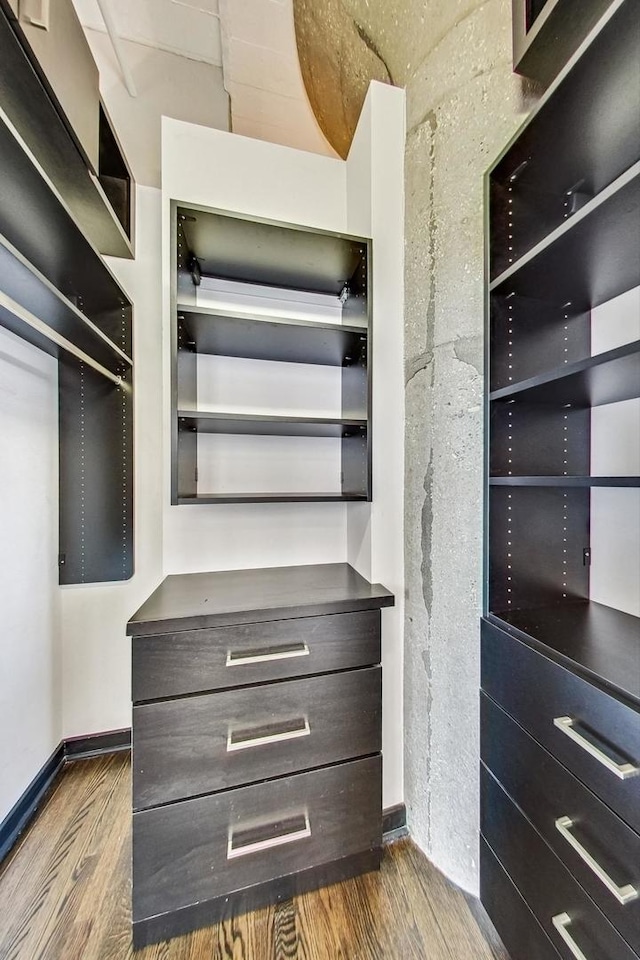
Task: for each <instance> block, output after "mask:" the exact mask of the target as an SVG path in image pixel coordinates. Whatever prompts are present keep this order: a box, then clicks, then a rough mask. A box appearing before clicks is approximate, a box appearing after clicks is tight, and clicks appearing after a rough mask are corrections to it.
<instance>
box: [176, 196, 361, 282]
mask: <svg viewBox="0 0 640 960" xmlns="http://www.w3.org/2000/svg"><path fill="white" fill-rule="evenodd" d="M177 216H178V221H179V223H180V224H181V226H182V230H183V233H184V237H185V241H186V244H187V246H188V248H189V250H190V251H192V252H193V253H194V254H195V255H196V256H197V258H198V262H199V264H200V269H201V271H202V274H203V275H204V276H210V277H218V278H223V279H227V280H239V281H241V282H245V283H254V284H256V283H257V284H264V285H267V286H274V287H279V288H287V289H290V290H303V291H305V292H308V293H327V294H332V295H333V296H335V297H338V296H340V294H341V293H342V291H343V289H344V287H345V285H350V284H351V281H352V279H353V278H354V276H355V275H356V273H357V272H358V270H359V268H360V265H361V263H362V259H363V256H364V254H365V253H366V251H367V249H368V245H369V243H370V241H368V240H365V239H361V238H359V237H353V236H348V235H347V234H337V233H330V232H328V231H322V230H315V229H312V228H306V227H301V226H298V225H296V226H293V225H288V224H283V223H273V222H271V221H268V220H260V219H258V218H253V219H251V220H247V219H245V218H243V217H239V216H233V214H229V213H225V214H216V213H215V212H212V211H211V210H206V209H205V210H202V211H200V210H198V208H196V207H193V206H190V207H188V208H182V207H178V210H177Z"/></svg>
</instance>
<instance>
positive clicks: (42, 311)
mask: <svg viewBox="0 0 640 960" xmlns="http://www.w3.org/2000/svg"><path fill="white" fill-rule="evenodd" d="M0 275H1V276H2V291H0V296H1V297H2V300H0V323H1V324H2V325H3V326H4V327H6V328H7V329H8V330H11V331H12V333H15V334H16V335H17V336H20V337H22V338H23V339H24V340H28V341H29V343H32V344H33V345H34V346H36V347H38V348H39V349H41V350H44V351H45V352H46V353H49V354H51V355H52V356H55V357H61V356H63V355H64V354H65V353H69V352H72V351H70V350H68V349H66V348H65V346H64V343H65V342H66V343H68V344H69V345H70V346H71V348H75V350H77V351H82V353H84V354H86V355H87V357H88V358H89V359H90V360H93V361H95V362H96V363H98V364H100V365H101V366H103V367H105V368H106V369H107V370H109V371H110V372H111V373H112V374H114V375H116V376H118V375H120V374H121V373H123V372H124V371H126V370H127V369H128V368H130V367H131V366H132V361H131V358H130V357H129V356H128V355H127V354H125V353H124V351H122V350H121V349H120V347H119V346H117V344H115V343H113V341H111V340H110V339H109V338H108V337H107V336H106V334H104V333H103V332H102V331H101V330H99V329H98V328H97V327H96V326H95V325H94V324H93V323H92V322H91V321H90V320H89V319H88V318H87V317H86V316H85V315H84V314H83V313H81V312H80V311H79V310H78V308H77V307H76V306H75V305H74V304H72V303H70V302H69V301H68V300H67V299H66V298H65V297H64V296H63V295H62V294H61V293H59V292H58V290H56V288H55V287H54V286H53V285H52V284H51V283H50V282H49V281H48V280H47V279H46V278H45V277H43V276H42V275H41V274H40V273H38V271H37V270H35V269H34V268H33V267H32V266H30V264H28V263H27V261H26V260H25V258H24V257H23V256H22V255H21V254H20V253H19V252H18V251H17V250H16V249H15V248H14V247H12V246H11V244H9V243H8V242H7V241H5V240H4V238H3V237H2V236H0ZM7 298H8V299H9V300H11V301H13V302H14V303H15V305H16V307H15V310H14V309H12V308H11V305H10V304H9V302H8V299H7ZM25 311H26V313H25ZM28 315H31V321H32V322H30V319H29V316H28ZM75 355H76V357H77V353H76V354H75Z"/></svg>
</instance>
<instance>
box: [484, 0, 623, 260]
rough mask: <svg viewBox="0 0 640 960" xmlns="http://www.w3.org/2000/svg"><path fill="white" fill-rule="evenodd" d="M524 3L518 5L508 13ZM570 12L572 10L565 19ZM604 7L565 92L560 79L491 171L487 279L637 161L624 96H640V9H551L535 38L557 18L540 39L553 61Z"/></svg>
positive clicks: (597, 1)
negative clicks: (557, 49) (567, 35)
mask: <svg viewBox="0 0 640 960" xmlns="http://www.w3.org/2000/svg"><path fill="white" fill-rule="evenodd" d="M527 2H528V0H514V5H515V4H517V5H518V6H522V5H523V4H525V3H527ZM571 6H573V8H574V9H573V10H568V11H567V12H566V14H565V13H563V8H568V7H571ZM607 7H608V10H607V12H606V15H605V18H604V21H605V22H604V23H603V22H602V21H600V22H599V23H598V26H597V28H596V29H594V30H593V31H592V33H591V34H590V35H589V36H587V38H586V40H585V41H584V44H583V49H582V50H581V51H579V54H580V55H578V56H577V58H576V59H575V62H573V63H572V64H571V65H570V67H569V68H568V73H567V76H570V80H569V82H565V79H564V75H563V76H561V77H559V78H558V81H557V82H556V83H555V84H554V85H553V87H552V88H550V90H549V92H548V95H547V96H545V97H544V98H543V99H542V100H541V101H540V103H539V105H538V106H537V107H536V109H535V110H534V111H533V112H532V113H531V115H530V117H529V118H528V119H527V121H526V123H525V125H524V126H523V127H522V128H521V130H520V131H519V132H518V134H517V136H516V137H515V138H514V140H513V141H512V143H511V144H510V146H509V148H508V150H507V151H506V152H505V154H504V155H503V157H502V158H501V159H500V160H499V162H498V163H497V164H496V166H495V168H494V170H493V171H492V177H491V183H490V185H489V188H490V191H491V197H490V200H491V210H492V230H493V231H494V235H495V237H496V239H497V240H499V242H498V243H496V244H494V245H493V246H492V248H491V265H490V266H491V277H492V279H495V278H496V277H497V276H499V275H500V274H501V273H503V271H505V270H506V269H507V268H508V267H509V266H510V264H511V263H512V262H515V261H516V260H518V259H519V258H520V257H522V256H524V254H526V253H527V252H528V251H529V250H530V249H531V248H532V247H534V246H535V245H536V244H537V243H538V242H539V241H540V240H541V239H543V238H544V237H546V236H548V234H550V233H551V231H552V230H554V229H555V228H556V227H558V226H560V225H562V224H563V223H564V222H565V221H568V220H570V219H572V218H573V217H574V216H575V215H576V214H577V213H578V212H580V210H581V209H582V208H583V207H584V205H585V204H586V203H588V202H589V201H592V200H593V199H595V198H596V197H597V196H598V195H599V194H600V193H601V192H602V191H603V190H605V189H606V188H607V187H608V186H610V185H611V184H613V183H614V182H615V181H616V180H617V179H618V177H620V176H621V175H622V174H624V173H625V172H626V171H627V170H628V169H629V168H630V167H631V166H632V164H633V163H634V162H635V161H636V160H637V144H638V140H639V139H640V115H639V114H638V110H637V106H636V103H635V99H634V96H633V95H630V93H631V91H635V90H637V89H638V88H639V87H640V62H638V57H637V49H636V45H637V36H638V31H639V30H640V8H639V6H638V4H634V3H631V4H629V3H626V2H620V0H615V2H614V3H611V0H568V2H567V0H552V2H549V3H547V4H546V5H545V10H544V12H543V13H542V14H541V16H540V18H539V20H538V21H536V25H534V28H533V31H532V33H535V32H536V30H537V29H539V27H540V26H541V24H540V20H542V19H543V17H544V16H545V14H547V13H548V14H551V15H552V16H557V17H560V22H559V23H558V24H556V26H555V27H553V28H552V29H551V31H550V35H549V36H547V37H546V38H542V37H541V38H539V39H540V40H541V43H540V46H541V48H542V51H541V52H542V53H549V52H550V50H551V46H552V42H553V39H554V37H557V38H560V37H561V35H562V32H563V30H564V31H569V32H571V30H574V31H575V30H580V31H582V30H583V29H584V34H583V36H585V35H586V33H587V30H588V29H589V23H590V20H591V17H592V14H596V15H597V16H600V14H602V13H603V12H604V9H605V8H607ZM514 14H515V17H514V26H515V24H516V23H520V24H521V25H522V24H524V22H525V16H524V13H523V12H521V11H519V12H518V13H516V12H515V11H514ZM596 19H597V17H596ZM591 25H593V23H592V24H591ZM584 47H586V48H587V49H584ZM525 72H526V71H525ZM612 97H614V98H615V103H616V108H615V110H612V109H611V102H612ZM595 131H597V135H596V134H595ZM507 241H510V242H507Z"/></svg>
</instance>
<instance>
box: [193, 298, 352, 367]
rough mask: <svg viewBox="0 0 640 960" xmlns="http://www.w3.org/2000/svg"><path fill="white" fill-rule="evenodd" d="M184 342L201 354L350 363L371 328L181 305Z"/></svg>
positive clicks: (254, 358)
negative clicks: (191, 345) (233, 312)
mask: <svg viewBox="0 0 640 960" xmlns="http://www.w3.org/2000/svg"><path fill="white" fill-rule="evenodd" d="M178 321H179V323H181V324H182V327H183V340H184V342H185V343H186V344H189V343H192V344H193V347H192V349H193V350H195V352H197V353H208V354H215V355H217V356H221V357H245V358H247V359H249V360H279V361H283V362H285V363H312V364H322V365H325V366H332V367H334V366H335V367H341V366H347V365H348V364H349V363H351V362H352V361H355V360H357V359H358V358H359V357H360V355H361V352H362V350H363V349H365V348H366V343H367V328H366V327H358V326H347V325H341V324H337V323H319V322H315V321H305V320H289V319H287V320H281V319H278V318H275V317H265V316H253V315H251V314H247V313H244V314H242V313H237V314H231V313H226V312H224V311H220V310H218V309H215V308H211V307H190V306H181V305H180V304H178Z"/></svg>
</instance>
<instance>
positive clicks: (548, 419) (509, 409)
mask: <svg viewBox="0 0 640 960" xmlns="http://www.w3.org/2000/svg"><path fill="white" fill-rule="evenodd" d="M590 423H591V420H590V412H589V410H581V409H573V408H572V409H566V408H564V407H563V406H562V405H559V404H535V403H528V402H527V401H526V400H521V399H517V400H515V401H513V402H510V401H508V400H495V401H494V402H493V403H492V404H491V421H490V436H491V442H490V461H491V464H490V467H491V475H492V476H502V477H505V476H536V475H543V476H545V475H546V476H563V475H564V474H566V475H567V476H585V475H588V473H589V431H590Z"/></svg>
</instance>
